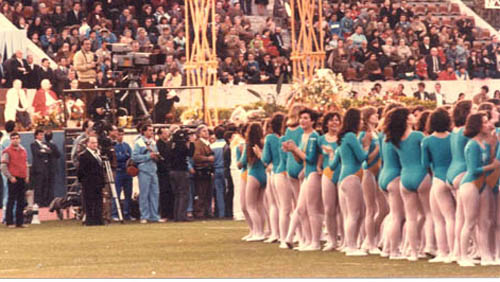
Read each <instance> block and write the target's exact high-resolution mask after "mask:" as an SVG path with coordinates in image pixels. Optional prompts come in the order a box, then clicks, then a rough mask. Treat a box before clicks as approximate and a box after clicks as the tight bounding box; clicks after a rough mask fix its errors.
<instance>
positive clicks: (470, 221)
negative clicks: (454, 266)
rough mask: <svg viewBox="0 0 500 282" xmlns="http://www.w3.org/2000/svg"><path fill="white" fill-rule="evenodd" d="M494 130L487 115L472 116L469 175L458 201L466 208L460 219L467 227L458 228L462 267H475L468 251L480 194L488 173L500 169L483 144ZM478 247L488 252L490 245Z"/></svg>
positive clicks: (468, 127)
mask: <svg viewBox="0 0 500 282" xmlns="http://www.w3.org/2000/svg"><path fill="white" fill-rule="evenodd" d="M492 130H493V125H492V124H491V123H490V122H489V120H488V116H487V114H485V113H484V112H479V113H476V114H471V115H470V116H469V117H468V118H467V122H466V124H465V130H464V135H465V136H467V137H469V138H471V140H469V142H468V143H467V145H466V146H465V161H466V165H467V171H466V173H465V176H464V177H463V179H462V182H461V183H460V193H458V201H459V203H461V205H462V209H461V210H459V212H463V213H462V214H460V215H459V217H461V216H463V218H464V223H463V226H461V228H458V229H460V240H459V243H460V254H459V255H460V257H459V260H458V264H459V265H460V266H474V263H473V262H472V258H471V257H469V255H468V252H467V249H468V247H469V239H470V236H471V235H472V232H473V230H474V229H475V227H476V224H477V222H478V219H479V212H480V208H479V205H480V193H481V190H482V189H483V186H484V185H485V178H486V176H485V172H488V171H491V170H494V169H496V168H499V167H500V162H499V161H498V160H496V159H495V160H494V161H493V162H492V163H490V164H487V162H488V158H489V151H488V149H487V146H486V144H485V142H484V141H483V140H485V139H486V138H487V137H488V136H489V135H490V134H491V132H492ZM457 236H458V235H457ZM478 243H479V245H480V249H482V248H487V246H488V243H489V242H488V241H486V242H484V241H482V240H480V241H479V242H478ZM490 259H491V258H490Z"/></svg>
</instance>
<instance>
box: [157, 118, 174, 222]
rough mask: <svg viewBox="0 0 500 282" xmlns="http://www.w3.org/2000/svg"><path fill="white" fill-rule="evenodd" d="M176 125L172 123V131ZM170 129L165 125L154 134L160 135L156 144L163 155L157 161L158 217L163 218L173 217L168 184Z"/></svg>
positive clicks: (171, 199)
mask: <svg viewBox="0 0 500 282" xmlns="http://www.w3.org/2000/svg"><path fill="white" fill-rule="evenodd" d="M175 128H177V125H172V126H171V127H170V130H172V131H174V130H175ZM170 130H168V129H167V128H166V127H161V128H159V129H158V131H157V132H156V134H157V135H158V136H159V137H160V138H159V139H158V142H157V143H156V145H157V146H158V152H160V155H161V156H162V157H163V160H161V161H159V162H158V163H157V166H158V182H159V186H160V203H159V210H160V217H161V218H163V219H166V218H168V219H174V193H173V191H172V186H171V185H170V176H169V174H170V173H169V171H170V168H171V166H170V165H171V162H170V160H169V159H170V157H169V154H168V144H167V143H168V140H169V139H170Z"/></svg>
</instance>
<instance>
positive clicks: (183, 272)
mask: <svg viewBox="0 0 500 282" xmlns="http://www.w3.org/2000/svg"><path fill="white" fill-rule="evenodd" d="M246 233H247V228H246V225H245V223H244V222H235V221H202V222H191V223H163V224H161V223H156V224H138V223H130V224H124V225H121V224H112V225H108V226H99V227H83V226H81V224H79V223H77V222H75V221H63V222H57V221H54V222H44V223H42V224H41V225H38V226H37V225H32V226H30V227H29V228H27V229H7V228H5V227H3V226H0V234H1V239H0V277H2V278H4V277H9V278H18V277H28V278H34V277H42V278H48V277H57V278H71V277H78V278H100V277H119V278H124V277H134V278H137V277H151V278H184V277H207V278H224V277H238V278H244V277H249V278H254V277H499V276H500V267H494V266H489V267H474V268H467V269H466V268H461V267H459V266H457V265H456V264H452V265H445V264H430V263H427V262H426V261H423V260H420V261H419V262H416V263H410V262H408V261H389V260H388V259H383V258H380V257H378V256H369V257H346V256H344V255H343V254H341V253H338V252H310V253H299V252H296V251H291V250H282V249H279V248H278V245H277V244H272V245H269V244H264V243H247V242H242V241H241V240H240V238H241V237H242V236H244V235H245V234H246Z"/></svg>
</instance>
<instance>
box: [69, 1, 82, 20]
mask: <svg viewBox="0 0 500 282" xmlns="http://www.w3.org/2000/svg"><path fill="white" fill-rule="evenodd" d="M81 8H82V7H81V4H80V2H78V1H75V2H74V3H73V9H72V10H71V11H69V12H68V14H67V15H66V25H68V26H72V25H80V24H81V23H82V19H83V13H82V11H80V10H81Z"/></svg>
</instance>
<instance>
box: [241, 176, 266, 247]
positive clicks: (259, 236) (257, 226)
mask: <svg viewBox="0 0 500 282" xmlns="http://www.w3.org/2000/svg"><path fill="white" fill-rule="evenodd" d="M245 192H246V193H245V194H246V204H247V208H248V214H249V216H250V218H251V219H252V222H253V227H254V236H252V238H251V239H250V240H252V239H253V240H255V241H262V240H264V239H265V237H264V219H263V218H262V213H261V212H259V208H260V207H262V203H259V201H262V199H263V194H264V191H263V189H262V188H261V187H260V183H259V181H258V180H257V179H256V178H255V177H253V176H250V175H249V176H248V179H247V188H246V191H245Z"/></svg>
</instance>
